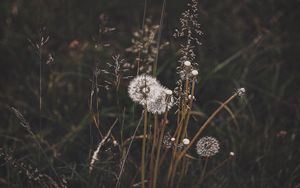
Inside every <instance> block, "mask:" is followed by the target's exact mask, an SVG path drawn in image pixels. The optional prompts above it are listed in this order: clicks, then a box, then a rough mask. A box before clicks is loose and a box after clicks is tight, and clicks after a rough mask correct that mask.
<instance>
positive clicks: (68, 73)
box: [0, 0, 300, 188]
mask: <svg viewBox="0 0 300 188" xmlns="http://www.w3.org/2000/svg"><path fill="white" fill-rule="evenodd" d="M186 5H187V1H180V0H177V1H175V0H167V1H166V10H165V17H164V24H163V30H162V41H169V42H170V45H169V46H168V47H167V48H165V49H164V50H163V51H162V52H161V53H160V55H159V61H158V79H159V80H160V81H161V83H163V84H164V85H166V86H168V87H169V88H174V87H175V84H176V82H175V80H176V79H177V75H176V74H175V70H176V66H177V65H178V62H177V60H178V58H179V56H178V55H176V54H177V53H176V52H177V51H178V49H179V44H178V42H177V41H176V40H174V39H173V38H172V34H173V31H174V29H175V28H177V27H179V17H180V14H181V12H182V11H184V10H185V9H186V7H187V6H186ZM161 7H162V2H160V1H154V0H152V1H150V0H148V1H147V12H146V16H147V17H149V18H151V19H152V22H153V23H154V24H159V19H160V14H161ZM143 9H144V1H141V0H128V1H125V0H118V1H117V0H106V1H105V0H97V1H96V0H89V1H82V0H72V1H71V0H45V1H42V0H41V1H37V0H31V1H25V0H14V1H9V0H2V1H1V3H0V77H1V78H0V118H1V119H0V120H1V121H0V123H1V124H0V144H1V145H0V147H1V148H3V149H4V150H5V151H7V152H8V151H10V152H12V155H13V156H14V157H15V158H16V159H22V160H23V161H24V162H27V163H28V164H31V165H32V166H35V167H37V168H39V169H40V170H41V171H43V172H45V173H49V174H50V175H51V170H50V169H49V166H47V162H46V161H45V159H43V157H41V156H39V155H38V154H37V153H39V149H38V148H37V146H36V145H35V143H34V142H33V141H32V139H30V136H29V135H28V133H27V132H26V130H25V129H24V128H23V127H21V126H20V125H19V124H18V121H17V120H16V118H15V116H14V115H13V114H12V113H11V111H10V110H9V109H8V107H15V108H17V109H18V110H19V111H20V112H21V113H23V115H24V116H25V117H26V119H27V120H28V121H29V122H30V124H31V127H32V130H33V131H34V132H35V134H37V135H39V137H40V140H44V141H45V142H41V143H42V146H43V147H44V148H47V147H48V146H53V145H56V146H57V145H58V146H57V147H56V151H55V152H57V153H55V152H54V151H52V150H51V149H49V150H48V149H47V150H46V151H47V154H48V156H49V158H50V159H51V161H52V162H53V164H54V166H55V167H56V168H57V170H58V172H59V173H60V174H64V175H66V176H71V175H70V174H72V173H71V172H72V170H70V169H72V167H74V166H75V167H76V170H77V173H78V175H76V173H75V175H73V177H72V178H70V180H69V185H70V187H101V186H100V185H104V184H105V185H107V186H109V185H114V182H110V181H109V179H105V180H103V177H107V176H108V177H110V176H109V175H105V174H106V173H108V174H110V172H113V171H114V167H113V166H114V165H113V164H111V163H110V161H109V160H107V161H106V162H105V161H104V162H101V163H100V164H99V166H100V167H99V169H98V170H99V174H98V175H94V176H92V177H90V176H89V175H88V173H87V166H88V161H89V159H88V156H89V151H90V149H94V148H95V147H96V144H97V143H98V142H99V137H98V135H97V132H96V129H95V128H94V127H93V126H92V125H91V120H90V116H89V109H88V101H89V95H90V89H91V82H90V79H91V78H92V74H93V70H94V68H95V64H96V63H100V64H101V65H102V64H104V63H105V62H107V61H111V56H112V55H114V54H120V55H121V57H122V58H125V59H126V60H127V61H128V62H130V63H133V59H134V57H133V55H132V54H130V53H128V52H126V50H125V49H126V48H128V47H129V46H130V44H131V43H130V41H131V38H132V33H133V32H134V31H136V30H137V29H139V28H141V25H142V20H143ZM100 15H106V17H107V22H106V26H108V27H115V28H116V31H114V32H111V33H108V34H106V35H105V36H103V37H102V38H99V36H98V29H99V26H100V25H101V24H103V22H101V19H100V17H101V16H100ZM299 18H300V1H296V0H295V1H293V0H291V1H288V0H286V1H284V0H282V1H280V0H252V1H250V0H241V1H240V0H224V1H212V0H200V1H199V21H200V23H201V25H202V31H203V33H204V35H203V36H202V38H201V39H200V41H201V42H202V43H203V45H202V46H200V47H197V48H196V52H197V59H196V61H197V62H198V63H199V81H198V83H197V93H196V98H197V101H196V105H195V109H197V110H198V111H201V112H202V113H204V114H205V115H209V113H210V112H212V111H213V109H215V108H216V106H217V103H216V101H222V100H224V99H225V98H226V97H228V96H230V95H231V94H232V92H233V91H234V89H236V88H239V87H245V88H246V89H247V94H246V96H245V98H244V99H241V100H236V101H234V102H233V103H232V104H231V105H230V108H231V110H232V111H233V113H234V114H235V115H236V117H237V122H238V124H237V125H235V123H234V121H232V119H231V117H230V116H229V115H228V113H226V112H223V113H221V114H220V116H218V117H217V118H216V119H215V120H214V121H213V123H212V126H211V127H210V128H209V130H208V131H207V132H206V134H208V135H212V136H215V137H216V138H218V139H219V140H220V143H221V152H220V154H218V155H217V156H216V158H215V159H213V162H212V164H211V165H212V166H213V165H214V164H217V162H218V161H222V160H223V159H225V158H226V157H227V156H228V153H229V152H230V151H234V152H235V153H236V159H235V160H234V161H233V162H231V163H230V164H229V165H226V166H225V167H224V168H222V169H221V170H219V171H218V172H217V173H216V174H215V175H213V176H212V177H210V178H208V179H207V181H205V182H204V183H205V185H206V186H205V187H239V188H240V187H300V180H299V179H300V149H299V144H300V142H299V130H300V129H299V126H300V108H299V102H300V100H299V97H300V87H299V85H300V74H299V71H300V65H299V63H300V62H299V60H300V58H299V49H300V39H299V33H300V24H299ZM44 27H45V28H46V29H45V30H44V32H43V34H44V35H48V36H49V37H50V38H49V41H48V43H47V44H46V45H45V47H44V49H43V52H42V57H43V58H42V85H43V93H42V97H43V110H42V126H39V58H38V56H37V54H36V51H35V50H34V49H33V48H32V46H31V44H30V42H29V40H31V41H37V40H38V38H39V32H40V30H41V28H44ZM258 38H259V39H260V40H259V41H256V40H257V39H258ZM75 40H76V41H78V42H79V46H80V47H82V46H85V47H82V49H78V48H75V49H71V48H70V44H71V43H72V42H73V41H75ZM97 41H98V42H102V43H110V44H111V46H110V47H109V48H104V49H102V48H100V49H95V48H94V46H95V44H96V42H97ZM80 47H79V48H80ZM49 53H51V54H53V56H54V63H53V64H51V65H47V64H46V63H45V61H46V59H47V54H49ZM127 84H128V82H127V81H124V82H122V83H121V89H120V95H119V101H120V109H123V107H124V106H126V107H127V109H129V110H128V114H127V115H128V117H127V116H126V121H125V122H126V123H125V127H124V130H123V131H124V132H125V133H124V134H125V136H126V137H127V136H129V135H131V134H132V131H133V128H134V126H136V123H137V119H138V117H139V113H140V111H141V109H140V108H139V107H137V108H135V111H133V110H132V109H133V108H132V107H130V106H133V104H132V102H131V101H130V100H129V98H128V96H127V92H126V86H127ZM100 93H101V99H102V100H103V102H102V103H101V118H102V122H103V126H104V129H106V130H107V129H108V128H109V126H110V125H111V123H112V122H113V120H114V117H115V116H116V112H117V111H118V110H120V109H117V108H116V105H115V104H116V97H117V96H116V95H115V92H114V91H113V90H112V91H104V90H103V92H102V91H101V92H100ZM200 122H201V121H200ZM196 125H199V123H198V124H197V122H196V121H195V122H194V126H193V127H195V126H196ZM196 128H197V127H196ZM196 128H192V130H193V129H196ZM120 131H121V126H120V125H118V126H117V128H115V129H114V131H113V132H114V134H115V135H116V137H117V138H118V139H119V140H120ZM280 131H286V135H283V136H280V135H278V134H279V133H280ZM191 134H192V133H191ZM47 144H48V145H47ZM192 153H193V152H192ZM54 154H57V155H56V156H55V157H54ZM41 158H42V159H41ZM1 161H2V162H1V164H3V163H4V161H3V160H2V159H1ZM198 163H199V162H194V164H193V165H192V166H193V167H194V166H197V164H198ZM191 169H193V168H191ZM196 169H197V168H196ZM197 173H198V174H197ZM199 174H200V173H199V172H198V171H197V170H191V171H190V172H189V173H188V177H187V178H186V179H185V180H184V182H183V185H186V186H188V187H190V186H191V185H193V184H194V181H195V180H196V179H197V178H198V177H199ZM0 178H1V181H0V187H2V186H4V187H22V186H25V187H30V186H32V185H31V184H30V183H26V182H27V180H26V178H25V177H24V176H18V175H17V173H15V172H14V170H13V169H11V168H10V167H8V166H7V165H5V164H4V165H2V166H1V167H0ZM24 182H25V183H24ZM2 184H3V185H2ZM126 185H127V184H126V183H124V186H126Z"/></svg>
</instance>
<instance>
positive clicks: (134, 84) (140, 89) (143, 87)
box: [128, 74, 160, 105]
mask: <svg viewBox="0 0 300 188" xmlns="http://www.w3.org/2000/svg"><path fill="white" fill-rule="evenodd" d="M159 86H160V84H159V82H158V81H157V80H156V79H155V78H153V77H152V76H148V75H145V74H143V75H140V76H137V77H135V78H134V79H133V80H131V82H130V84H129V86H128V93H129V96H130V98H131V99H132V100H133V101H134V102H138V103H140V104H141V105H145V104H147V101H154V100H155V96H156V95H157V91H155V89H157V88H159ZM159 91H160V90H159Z"/></svg>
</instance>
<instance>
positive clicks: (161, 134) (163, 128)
mask: <svg viewBox="0 0 300 188" xmlns="http://www.w3.org/2000/svg"><path fill="white" fill-rule="evenodd" d="M167 117H168V111H167V108H166V111H165V114H164V119H163V125H162V129H161V131H160V135H159V141H158V147H157V154H156V160H155V167H154V176H153V177H154V179H153V188H155V187H156V183H157V176H158V173H159V172H158V164H159V159H160V150H161V144H162V140H163V137H164V132H165V127H166V122H167Z"/></svg>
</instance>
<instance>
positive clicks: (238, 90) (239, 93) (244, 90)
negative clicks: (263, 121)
mask: <svg viewBox="0 0 300 188" xmlns="http://www.w3.org/2000/svg"><path fill="white" fill-rule="evenodd" d="M236 93H237V95H238V96H239V97H242V96H244V95H245V93H246V89H245V88H243V87H242V88H239V89H237V91H236Z"/></svg>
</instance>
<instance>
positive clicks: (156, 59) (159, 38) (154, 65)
mask: <svg viewBox="0 0 300 188" xmlns="http://www.w3.org/2000/svg"><path fill="white" fill-rule="evenodd" d="M165 8H166V0H164V1H163V5H162V10H161V15H160V22H159V31H158V39H157V46H156V49H157V54H156V57H155V61H154V63H153V76H156V74H157V61H158V55H159V46H160V41H161V33H162V25H163V20H164V13H165Z"/></svg>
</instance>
